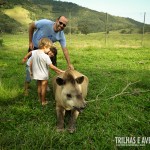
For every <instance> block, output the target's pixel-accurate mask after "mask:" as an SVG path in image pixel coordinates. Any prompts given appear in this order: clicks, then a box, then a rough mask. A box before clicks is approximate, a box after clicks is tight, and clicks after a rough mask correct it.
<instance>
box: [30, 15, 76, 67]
mask: <svg viewBox="0 0 150 150" xmlns="http://www.w3.org/2000/svg"><path fill="white" fill-rule="evenodd" d="M67 23H68V19H67V18H66V17H65V16H60V17H59V18H58V19H56V22H53V21H51V20H47V19H42V20H38V21H35V22H32V23H31V24H30V26H29V51H31V50H33V49H38V42H39V40H40V39H41V38H43V37H47V38H49V39H50V40H51V41H52V42H53V43H54V42H56V41H59V43H60V45H61V48H62V50H63V53H64V56H65V59H66V61H67V64H68V68H69V69H74V67H73V65H72V64H71V63H70V57H69V52H68V49H67V47H66V38H65V35H64V32H63V30H64V28H65V27H66V25H67ZM52 62H53V64H54V65H57V63H56V55H55V56H54V57H53V58H52Z"/></svg>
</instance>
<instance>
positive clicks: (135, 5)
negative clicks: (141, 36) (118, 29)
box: [60, 0, 150, 24]
mask: <svg viewBox="0 0 150 150" xmlns="http://www.w3.org/2000/svg"><path fill="white" fill-rule="evenodd" d="M60 1H64V2H72V3H75V4H78V5H79V6H82V7H86V8H89V9H92V10H96V11H99V12H104V13H108V14H111V15H114V16H120V17H128V18H131V19H134V20H136V21H139V22H142V23H143V22H144V13H145V23H147V24H150V0H60Z"/></svg>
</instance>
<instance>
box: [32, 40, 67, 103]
mask: <svg viewBox="0 0 150 150" xmlns="http://www.w3.org/2000/svg"><path fill="white" fill-rule="evenodd" d="M38 47H39V49H38V50H36V51H33V52H32V57H31V66H30V68H31V70H30V71H31V74H32V75H33V79H34V80H37V83H38V97H39V100H40V101H41V103H42V105H46V104H47V103H48V101H46V99H45V95H46V88H47V84H48V78H49V70H48V67H50V68H51V69H53V70H54V71H55V72H56V73H58V74H59V73H63V72H64V71H63V70H60V69H58V68H57V67H56V66H54V65H53V64H52V62H51V60H50V58H49V56H48V55H47V54H48V53H49V52H50V53H51V51H50V48H51V47H52V42H51V41H50V40H49V39H48V38H42V39H41V40H40V41H39V45H38Z"/></svg>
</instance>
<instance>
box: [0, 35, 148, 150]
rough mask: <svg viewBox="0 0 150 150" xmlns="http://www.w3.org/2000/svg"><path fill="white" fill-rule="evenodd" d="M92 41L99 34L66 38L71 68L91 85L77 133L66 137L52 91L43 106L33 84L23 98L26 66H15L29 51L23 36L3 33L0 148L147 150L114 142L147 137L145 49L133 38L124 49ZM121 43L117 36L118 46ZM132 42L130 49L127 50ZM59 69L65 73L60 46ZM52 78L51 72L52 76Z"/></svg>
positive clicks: (146, 54) (0, 88)
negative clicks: (60, 130)
mask: <svg viewBox="0 0 150 150" xmlns="http://www.w3.org/2000/svg"><path fill="white" fill-rule="evenodd" d="M118 36H119V35H118ZM131 36H132V35H131ZM93 37H95V38H93ZM96 37H98V35H97V36H96V35H94V34H91V35H87V36H85V35H77V36H75V35H72V36H71V41H69V35H68V36H67V40H68V47H69V52H70V57H71V61H72V63H73V65H74V67H75V68H76V69H77V70H78V71H80V72H82V73H83V74H85V75H86V76H88V77H89V82H90V84H89V91H88V96H87V101H88V105H87V108H86V109H85V110H84V111H83V113H82V114H80V116H79V118H78V120H77V131H76V132H75V133H74V134H69V133H68V132H67V131H65V132H64V133H57V132H56V130H55V126H56V113H55V101H54V98H53V96H52V91H51V92H49V93H47V97H48V98H49V101H50V103H49V105H48V106H46V107H42V106H41V105H40V104H39V102H38V101H37V92H36V83H35V82H34V81H33V82H32V83H31V90H30V94H29V96H27V97H25V96H24V95H23V86H24V78H25V65H21V64H20V62H21V60H22V58H23V57H24V55H25V54H26V52H27V49H28V37H27V35H3V41H4V42H3V47H1V50H0V104H1V105H0V110H1V123H0V129H1V132H0V134H1V136H0V149H2V150H3V149H4V150H9V149H16V150H18V149H23V150H30V149H32V150H37V149H41V150H59V149H60V150H61V149H63V150H65V149H67V150H70V149H71V150H80V149H81V150H104V149H106V150H109V149H110V150H113V149H139V150H140V149H143V150H148V149H149V148H150V144H146V145H145V146H143V147H140V146H133V147H117V146H116V142H115V137H149V136H150V128H149V124H150V116H149V110H150V47H148V46H147V48H146V47H141V46H139V44H137V43H136V41H135V39H136V38H139V37H138V36H137V37H136V36H135V35H134V38H133V37H132V38H131V37H129V38H128V39H129V41H130V42H126V43H129V45H127V44H126V45H125V46H124V47H123V46H122V47H115V45H114V44H112V46H111V45H109V46H108V47H104V45H99V43H102V41H103V39H101V41H99V40H98V39H99V38H96ZM131 39H133V40H132V41H131ZM147 39H148V37H147ZM149 39H150V38H149ZM109 42H110V43H115V42H119V37H118V40H117V41H115V39H111V40H110V41H109ZM121 43H122V41H121V37H120V43H119V45H121ZM131 43H134V44H133V45H135V46H134V47H133V46H130V45H131ZM147 43H148V42H147ZM56 45H57V44H56ZM137 45H138V46H137ZM58 47H59V46H58ZM58 67H60V68H62V69H66V62H65V59H64V56H63V54H62V51H61V49H60V47H59V50H58ZM54 74H55V73H54V72H52V71H51V77H52V76H53V75H54ZM49 84H50V81H49ZM127 85H128V86H127ZM50 87H51V84H50ZM125 87H127V88H125ZM123 89H125V91H123ZM51 90H52V89H51ZM121 92H123V93H121ZM117 94H118V95H117ZM115 96H116V97H115ZM66 126H67V124H66Z"/></svg>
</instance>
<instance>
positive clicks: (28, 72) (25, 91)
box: [24, 65, 31, 95]
mask: <svg viewBox="0 0 150 150" xmlns="http://www.w3.org/2000/svg"><path fill="white" fill-rule="evenodd" d="M30 82H31V77H30V68H29V66H28V65H26V80H25V85H24V93H25V95H28V89H29V84H30Z"/></svg>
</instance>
